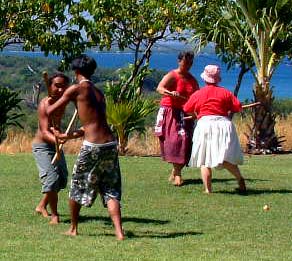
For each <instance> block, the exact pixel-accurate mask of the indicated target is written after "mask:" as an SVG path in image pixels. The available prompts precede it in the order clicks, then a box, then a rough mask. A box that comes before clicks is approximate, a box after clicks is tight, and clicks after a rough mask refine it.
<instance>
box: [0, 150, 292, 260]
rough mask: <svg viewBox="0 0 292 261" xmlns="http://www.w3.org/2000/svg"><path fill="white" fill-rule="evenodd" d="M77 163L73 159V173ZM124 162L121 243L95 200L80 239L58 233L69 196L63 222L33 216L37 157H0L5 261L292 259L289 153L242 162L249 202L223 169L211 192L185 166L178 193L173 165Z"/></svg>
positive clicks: (0, 254) (84, 215) (0, 237)
mask: <svg viewBox="0 0 292 261" xmlns="http://www.w3.org/2000/svg"><path fill="white" fill-rule="evenodd" d="M74 159H75V156H67V160H68V165H69V170H70V171H71V169H72V164H73V161H74ZM120 162H121V169H122V174H123V201H122V207H123V208H122V211H123V226H124V229H125V231H126V235H127V239H126V240H125V241H123V242H118V241H116V240H115V237H114V233H113V227H112V225H111V222H110V220H109V218H108V214H107V211H106V209H104V208H103V207H102V205H101V203H100V201H99V200H98V201H96V204H95V205H94V206H93V207H92V208H90V209H86V208H82V211H81V217H80V226H79V229H80V231H79V232H80V236H78V237H75V238H71V237H66V236H64V235H62V233H63V232H64V231H65V230H67V229H68V227H69V223H70V217H69V209H68V206H67V197H68V196H67V195H68V194H67V193H68V191H67V190H65V191H63V192H61V193H60V202H59V212H60V214H61V224H59V225H57V226H50V225H48V224H47V222H48V221H47V220H45V219H43V218H41V217H40V216H38V215H36V214H34V211H33V210H34V208H35V206H36V204H37V202H38V200H39V199H40V196H41V195H40V184H39V181H38V176H37V169H36V167H35V163H34V161H33V158H32V156H31V154H14V155H8V154H0V166H1V169H0V197H1V200H0V260H21V261H25V260H224V261H225V260H277V261H279V260H292V247H291V245H292V228H291V225H292V155H281V156H271V155H270V156H252V157H246V158H245V165H243V166H242V167H241V169H242V172H243V174H244V176H245V177H246V180H247V186H248V194H247V195H245V196H243V195H238V194H237V193H236V192H235V190H234V189H235V188H236V182H235V180H234V179H233V178H232V177H231V175H229V174H228V173H226V172H225V171H215V172H214V177H213V190H214V193H213V194H212V195H206V194H203V193H202V183H201V180H200V176H199V171H198V170H197V169H190V168H188V169H185V170H184V172H183V175H184V179H185V181H186V182H185V185H184V186H183V187H173V186H172V185H170V184H168V182H167V179H168V172H169V170H170V165H168V164H166V163H165V162H162V161H161V160H160V159H159V158H151V157H121V158H120ZM265 204H269V205H270V206H271V209H270V211H264V210H263V206H264V205H265Z"/></svg>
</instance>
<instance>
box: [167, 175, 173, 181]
mask: <svg viewBox="0 0 292 261" xmlns="http://www.w3.org/2000/svg"><path fill="white" fill-rule="evenodd" d="M168 181H169V182H173V181H174V175H173V174H171V175H170V176H169V178H168Z"/></svg>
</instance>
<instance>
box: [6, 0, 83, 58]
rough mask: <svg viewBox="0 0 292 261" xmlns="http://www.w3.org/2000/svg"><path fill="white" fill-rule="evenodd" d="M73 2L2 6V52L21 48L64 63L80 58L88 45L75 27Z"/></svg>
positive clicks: (39, 0) (38, 1)
mask: <svg viewBox="0 0 292 261" xmlns="http://www.w3.org/2000/svg"><path fill="white" fill-rule="evenodd" d="M74 5H75V4H74V1H71V0H65V1H57V0H29V1H15V0H13V1H6V0H2V1H1V2H0V28H1V29H0V50H3V49H4V48H5V47H6V46H8V45H11V44H15V43H17V44H21V46H22V47H23V49H24V50H25V51H33V50H35V49H36V48H39V49H40V50H41V51H43V52H44V53H45V54H46V55H48V54H49V53H52V54H56V55H62V56H63V57H64V59H69V58H70V57H71V56H73V55H76V54H80V53H81V52H82V51H83V50H84V48H85V46H86V44H85V42H84V39H83V38H82V34H81V32H80V30H79V28H78V27H76V26H75V25H73V24H72V21H71V15H70V9H71V8H73V6H74Z"/></svg>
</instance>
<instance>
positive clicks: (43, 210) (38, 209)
mask: <svg viewBox="0 0 292 261" xmlns="http://www.w3.org/2000/svg"><path fill="white" fill-rule="evenodd" d="M35 212H36V213H37V214H39V215H42V216H43V217H44V218H47V217H49V212H48V211H47V209H46V208H41V207H36V209H35Z"/></svg>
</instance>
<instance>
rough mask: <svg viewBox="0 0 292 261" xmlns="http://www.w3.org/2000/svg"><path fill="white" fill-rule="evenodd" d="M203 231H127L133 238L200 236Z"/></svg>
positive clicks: (104, 234)
mask: <svg viewBox="0 0 292 261" xmlns="http://www.w3.org/2000/svg"><path fill="white" fill-rule="evenodd" d="M202 234H203V233H202V232H194V231H186V232H159V231H146V232H141V231H137V232H135V233H134V232H132V231H125V236H126V239H132V238H178V237H185V236H198V235H202ZM88 236H94V237H96V236H111V237H112V236H114V234H110V233H103V234H99V233H97V234H89V235H88Z"/></svg>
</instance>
